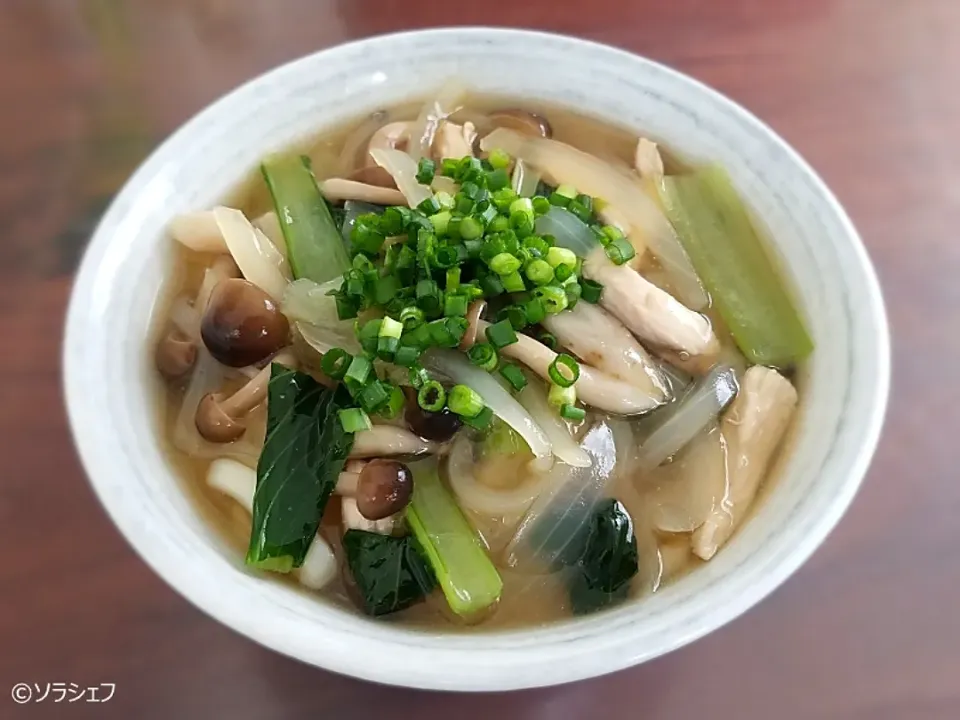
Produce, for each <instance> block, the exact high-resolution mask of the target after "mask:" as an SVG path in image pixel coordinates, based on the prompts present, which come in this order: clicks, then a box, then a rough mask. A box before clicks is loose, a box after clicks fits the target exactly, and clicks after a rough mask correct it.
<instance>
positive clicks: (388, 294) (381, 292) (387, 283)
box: [373, 275, 400, 305]
mask: <svg viewBox="0 0 960 720" xmlns="http://www.w3.org/2000/svg"><path fill="white" fill-rule="evenodd" d="M398 292H400V279H399V278H398V277H397V276H396V275H384V276H383V277H381V278H377V282H376V284H375V285H374V289H373V300H374V302H375V303H376V304H377V305H386V304H387V303H388V302H390V301H391V300H393V298H394V297H396V295H397V293H398Z"/></svg>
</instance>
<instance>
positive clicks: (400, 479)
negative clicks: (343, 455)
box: [356, 459, 413, 520]
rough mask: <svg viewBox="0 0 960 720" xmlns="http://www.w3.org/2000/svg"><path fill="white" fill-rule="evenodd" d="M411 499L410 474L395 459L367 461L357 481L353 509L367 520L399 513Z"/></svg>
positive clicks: (408, 469) (411, 482)
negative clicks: (354, 506)
mask: <svg viewBox="0 0 960 720" xmlns="http://www.w3.org/2000/svg"><path fill="white" fill-rule="evenodd" d="M412 496H413V473H412V472H410V468H408V467H407V466H406V465H404V464H403V463H401V462H397V461H396V460H383V459H378V460H371V461H370V462H368V463H367V464H366V465H365V466H364V468H363V471H362V472H361V473H360V479H359V481H358V482H357V495H356V501H357V510H359V511H360V514H361V515H363V516H364V517H365V518H367V520H382V519H383V518H385V517H389V516H390V515H393V514H395V513H398V512H400V511H401V510H403V508H405V507H406V506H407V503H409V502H410V498H411V497H412Z"/></svg>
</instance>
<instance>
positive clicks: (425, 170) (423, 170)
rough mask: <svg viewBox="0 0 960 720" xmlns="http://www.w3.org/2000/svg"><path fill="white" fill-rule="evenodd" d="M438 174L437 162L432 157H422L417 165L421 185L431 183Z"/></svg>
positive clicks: (418, 179) (418, 180)
mask: <svg viewBox="0 0 960 720" xmlns="http://www.w3.org/2000/svg"><path fill="white" fill-rule="evenodd" d="M436 174H437V164H436V163H435V162H434V161H433V160H431V159H430V158H420V163H419V164H418V165H417V182H418V183H420V184H421V185H429V184H430V183H432V182H433V177H434V175H436Z"/></svg>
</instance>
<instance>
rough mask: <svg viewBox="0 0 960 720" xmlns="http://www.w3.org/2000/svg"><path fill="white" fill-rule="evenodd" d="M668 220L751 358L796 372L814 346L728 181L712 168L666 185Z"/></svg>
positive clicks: (667, 179) (670, 179) (665, 181)
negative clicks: (794, 366) (796, 365)
mask: <svg viewBox="0 0 960 720" xmlns="http://www.w3.org/2000/svg"><path fill="white" fill-rule="evenodd" d="M661 195H662V199H663V201H664V205H665V207H666V210H667V215H668V216H669V218H670V221H671V222H672V223H673V225H674V227H675V228H676V230H677V234H678V235H679V236H680V240H681V242H682V244H683V246H684V248H685V249H686V251H687V253H688V254H689V255H690V260H691V262H692V263H693V267H694V269H695V270H696V271H697V274H698V275H699V276H700V279H701V280H702V281H703V283H704V285H705V286H706V288H707V290H709V292H710V294H711V295H712V296H713V300H714V302H715V303H716V305H717V309H718V310H719V311H720V314H721V316H722V317H723V319H724V321H725V322H726V324H727V327H729V328H730V332H731V333H732V334H733V337H734V339H735V340H736V341H737V345H738V346H739V347H740V350H741V351H742V352H743V354H744V355H746V356H747V359H749V360H750V361H751V362H753V363H757V364H758V365H773V366H777V367H784V366H788V365H790V364H792V363H795V362H797V361H799V360H802V359H803V358H805V357H806V356H807V355H809V354H810V352H811V351H812V350H813V342H812V341H811V339H810V336H809V335H808V334H807V330H806V328H805V327H804V325H803V321H802V320H801V319H800V316H799V314H798V313H797V310H796V308H795V307H794V305H793V302H792V301H791V299H790V297H789V295H788V294H787V292H786V290H785V289H784V287H783V285H782V283H781V279H780V273H779V272H777V270H776V268H775V267H774V264H773V263H772V262H771V260H770V257H769V256H768V255H767V253H766V251H765V250H764V248H763V245H762V243H761V241H760V238H759V237H758V236H757V232H756V230H755V228H754V227H753V224H752V223H751V222H750V217H749V216H748V214H747V211H746V209H745V208H744V206H743V203H742V202H741V201H740V198H739V197H738V195H737V192H736V190H735V189H734V187H733V185H732V184H731V182H730V178H729V177H728V176H727V173H726V172H725V171H724V170H723V169H722V168H719V167H707V168H703V169H701V170H698V171H696V172H695V173H693V174H691V175H680V176H669V177H665V178H664V179H663V186H662V192H661Z"/></svg>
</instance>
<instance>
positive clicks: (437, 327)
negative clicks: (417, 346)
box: [426, 317, 470, 348]
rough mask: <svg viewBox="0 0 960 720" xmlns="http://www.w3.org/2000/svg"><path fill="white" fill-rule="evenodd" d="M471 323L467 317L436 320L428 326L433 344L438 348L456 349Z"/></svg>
mask: <svg viewBox="0 0 960 720" xmlns="http://www.w3.org/2000/svg"><path fill="white" fill-rule="evenodd" d="M469 324H470V323H469V322H468V321H467V319H466V318H465V317H448V318H444V319H442V320H434V321H433V322H432V323H428V324H427V325H426V327H427V328H429V330H430V340H431V344H433V345H436V346H437V347H449V348H452V347H456V346H457V345H459V344H460V340H462V339H463V336H464V334H466V332H467V327H468V326H469Z"/></svg>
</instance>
